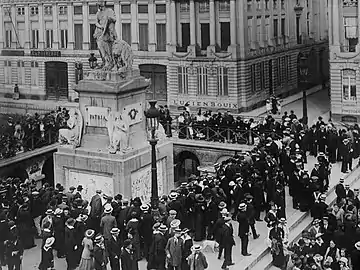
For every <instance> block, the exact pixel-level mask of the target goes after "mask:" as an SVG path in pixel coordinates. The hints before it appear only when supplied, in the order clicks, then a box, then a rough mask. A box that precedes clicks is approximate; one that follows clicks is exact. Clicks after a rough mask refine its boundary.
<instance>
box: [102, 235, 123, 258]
mask: <svg viewBox="0 0 360 270" xmlns="http://www.w3.org/2000/svg"><path fill="white" fill-rule="evenodd" d="M120 241H121V240H120V237H118V238H117V239H116V240H115V239H114V237H111V238H110V239H109V240H108V241H107V245H106V247H107V252H108V255H109V258H110V259H112V258H115V257H117V258H120V255H121V246H122V244H121V242H120Z"/></svg>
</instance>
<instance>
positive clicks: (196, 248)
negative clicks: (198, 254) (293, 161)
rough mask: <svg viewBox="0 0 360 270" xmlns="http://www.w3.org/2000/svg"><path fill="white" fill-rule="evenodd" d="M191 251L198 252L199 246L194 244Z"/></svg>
mask: <svg viewBox="0 0 360 270" xmlns="http://www.w3.org/2000/svg"><path fill="white" fill-rule="evenodd" d="M191 250H192V251H199V250H201V246H200V245H198V244H195V245H193V246H192V247H191Z"/></svg>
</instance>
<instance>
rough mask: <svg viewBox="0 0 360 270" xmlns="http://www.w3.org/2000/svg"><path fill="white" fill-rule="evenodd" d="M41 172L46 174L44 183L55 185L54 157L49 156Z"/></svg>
mask: <svg viewBox="0 0 360 270" xmlns="http://www.w3.org/2000/svg"><path fill="white" fill-rule="evenodd" d="M41 174H43V175H45V178H44V180H43V183H42V184H44V183H48V184H49V185H50V186H51V187H53V186H55V183H54V157H53V156H51V157H49V158H48V159H47V160H46V161H45V163H44V165H43V167H42V170H41Z"/></svg>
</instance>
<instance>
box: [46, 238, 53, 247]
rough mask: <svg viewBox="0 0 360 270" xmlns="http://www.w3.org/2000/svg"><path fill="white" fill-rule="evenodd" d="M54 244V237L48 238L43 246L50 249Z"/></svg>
mask: <svg viewBox="0 0 360 270" xmlns="http://www.w3.org/2000/svg"><path fill="white" fill-rule="evenodd" d="M54 242H55V237H49V238H47V239H46V241H45V244H44V246H45V247H51V246H52V245H53V244H54Z"/></svg>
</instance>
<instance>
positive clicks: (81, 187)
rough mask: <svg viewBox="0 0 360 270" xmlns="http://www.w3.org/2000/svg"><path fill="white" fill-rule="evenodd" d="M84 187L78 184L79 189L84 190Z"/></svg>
mask: <svg viewBox="0 0 360 270" xmlns="http://www.w3.org/2000/svg"><path fill="white" fill-rule="evenodd" d="M83 189H84V188H83V186H82V185H78V187H77V189H76V190H77V191H82V190H83Z"/></svg>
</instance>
